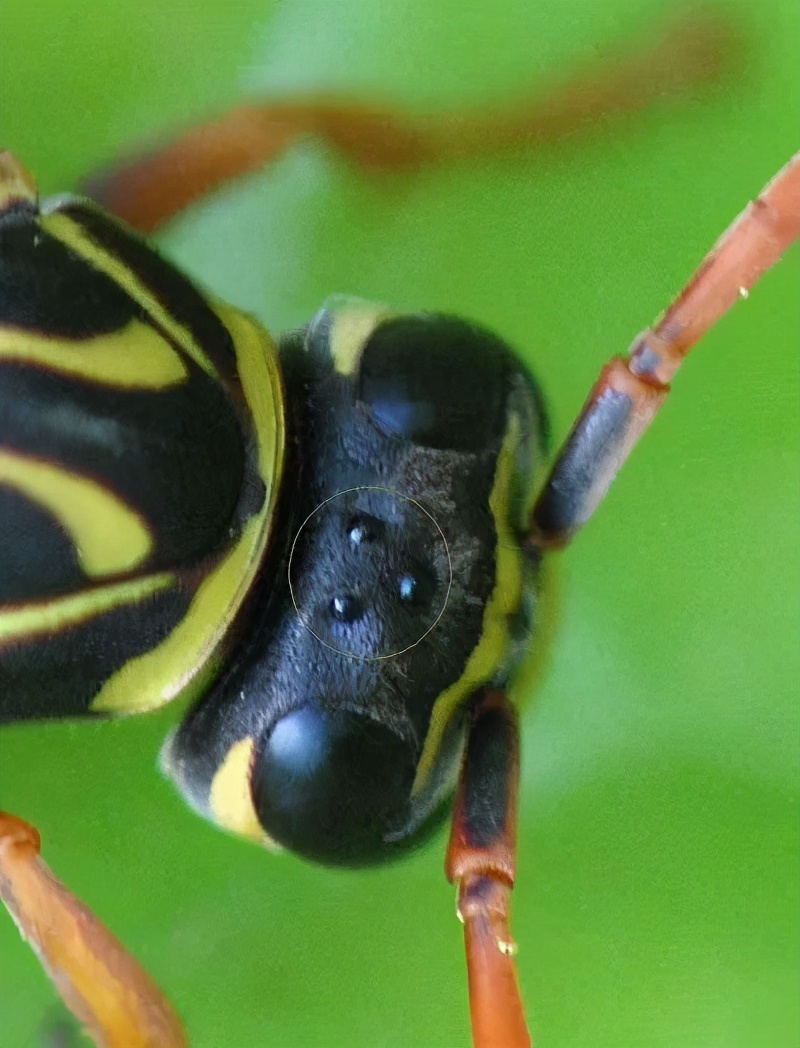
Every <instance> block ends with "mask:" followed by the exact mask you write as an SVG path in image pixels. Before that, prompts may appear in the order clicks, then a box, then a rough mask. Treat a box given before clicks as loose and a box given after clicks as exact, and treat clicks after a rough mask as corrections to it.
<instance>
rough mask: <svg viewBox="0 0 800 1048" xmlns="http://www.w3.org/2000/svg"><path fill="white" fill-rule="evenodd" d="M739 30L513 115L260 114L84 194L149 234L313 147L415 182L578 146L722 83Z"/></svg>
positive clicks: (514, 108) (128, 165)
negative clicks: (451, 165) (430, 170)
mask: <svg viewBox="0 0 800 1048" xmlns="http://www.w3.org/2000/svg"><path fill="white" fill-rule="evenodd" d="M737 43H738V41H737V39H736V37H735V34H734V33H733V31H732V29H731V27H730V25H729V24H728V23H727V22H724V21H722V20H717V19H715V18H712V17H709V16H705V17H703V16H693V17H692V18H690V19H687V20H685V21H682V22H679V23H677V24H674V25H673V26H672V27H671V28H668V29H667V30H666V31H662V33H661V36H660V38H658V39H657V40H656V41H655V42H650V41H645V42H643V43H642V44H640V45H638V46H636V47H634V48H632V49H631V52H630V53H629V54H628V56H627V57H625V56H623V57H620V58H617V59H616V60H614V61H609V62H607V63H606V64H603V65H600V66H599V67H598V68H597V69H587V70H585V71H583V72H582V73H579V74H577V75H575V76H573V77H572V78H571V79H569V80H567V81H565V82H563V83H561V84H556V85H554V86H553V87H552V88H550V89H549V90H542V89H538V90H536V91H531V93H530V95H529V96H528V97H526V98H523V99H522V100H521V101H520V102H518V103H516V104H511V105H507V106H505V107H504V108H497V109H492V110H488V111H486V110H485V111H483V112H481V111H476V112H470V113H450V114H438V115H435V116H411V115H409V114H407V113H403V112H402V111H399V110H395V109H392V108H391V107H388V108H387V107H384V108H381V107H370V106H363V105H360V104H357V103H355V102H353V101H352V100H346V99H331V98H306V99H294V100H291V101H285V102H251V103H248V104H245V105H242V106H238V107H237V108H235V109H233V110H232V111H231V112H229V113H227V114H225V115H224V116H221V117H220V118H219V119H216V120H212V121H210V122H209V123H206V124H202V125H200V126H199V127H195V128H192V129H190V130H188V131H186V132H185V133H184V134H182V135H180V136H179V137H178V138H176V139H175V140H174V141H171V142H167V143H165V144H164V145H162V146H160V147H157V148H155V149H154V150H152V151H147V152H144V153H140V154H138V155H134V156H133V157H132V158H131V159H129V160H127V161H123V162H121V163H119V164H115V165H113V166H112V167H110V168H109V169H108V170H106V171H103V172H100V173H99V174H97V175H94V176H93V177H91V178H89V179H87V180H86V182H85V184H84V187H83V188H84V190H85V192H86V193H87V194H88V195H89V196H91V197H92V198H94V199H95V200H97V202H98V203H101V204H103V205H104V206H105V207H106V208H108V210H110V211H112V212H113V213H115V214H117V215H119V216H120V218H123V219H125V221H126V222H128V223H129V224H130V225H132V226H133V227H134V228H136V229H138V230H139V231H141V232H143V233H152V232H153V231H154V230H156V229H158V228H159V226H161V225H162V224H163V223H165V222H167V221H169V219H170V218H172V217H173V216H174V215H176V214H178V213H179V212H180V211H182V210H183V209H184V208H185V207H187V206H188V205H189V204H191V203H192V202H193V201H195V200H198V199H199V198H201V197H203V196H204V195H205V194H206V193H209V192H211V191H212V190H214V189H216V188H218V187H219V186H222V185H224V184H225V183H227V182H229V181H231V180H232V179H236V178H239V177H240V176H242V175H245V174H247V173H249V172H253V171H257V170H259V169H260V168H262V167H264V166H265V165H266V164H268V163H269V162H270V161H272V160H275V159H276V158H277V157H279V156H280V155H281V154H282V153H283V152H284V151H285V150H286V149H288V148H289V147H290V146H291V145H293V144H294V143H295V142H297V141H298V139H302V138H304V137H307V136H311V135H313V136H316V137H318V138H321V139H322V140H324V141H325V142H326V143H327V144H328V145H330V146H332V147H333V148H334V149H336V150H338V151H339V152H341V153H342V154H343V155H344V156H346V157H348V158H349V159H350V160H352V161H353V162H354V163H355V164H357V165H359V166H360V167H361V168H363V169H366V170H377V171H408V170H415V169H417V168H419V167H421V166H422V165H424V164H429V163H434V162H436V163H447V162H452V161H454V160H456V161H457V160H462V159H465V158H472V157H476V156H481V155H492V154H495V153H497V152H499V151H501V150H506V149H516V148H519V147H521V146H536V145H540V144H542V143H547V142H552V141H556V140H560V139H565V138H570V137H572V136H574V135H575V134H576V133H579V132H586V131H591V130H592V129H594V128H596V127H597V125H598V124H599V123H601V122H602V121H603V120H604V119H605V118H607V117H609V116H617V115H620V114H626V113H630V112H633V111H637V110H640V109H642V108H644V107H646V106H647V105H648V104H650V103H652V102H658V101H661V100H662V99H663V98H664V96H665V95H669V94H687V93H688V94H691V93H692V92H696V90H697V88H698V87H702V86H703V85H705V84H707V83H711V82H714V81H716V80H718V79H719V78H720V76H721V74H722V72H723V71H724V69H725V68H726V67H728V66H729V65H732V64H733V61H732V60H733V59H734V58H735V57H736V55H737V52H738V48H737V46H736V45H737Z"/></svg>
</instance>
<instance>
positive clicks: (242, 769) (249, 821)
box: [209, 738, 266, 841]
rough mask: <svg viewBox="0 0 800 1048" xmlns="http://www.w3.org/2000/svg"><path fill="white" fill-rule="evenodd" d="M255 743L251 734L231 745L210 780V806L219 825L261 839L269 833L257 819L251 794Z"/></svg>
mask: <svg viewBox="0 0 800 1048" xmlns="http://www.w3.org/2000/svg"><path fill="white" fill-rule="evenodd" d="M254 747H255V744H254V742H253V740H252V739H251V738H247V739H241V740H240V741H239V742H237V743H235V744H234V745H233V746H231V748H230V750H228V755H227V756H226V758H225V760H224V761H223V762H222V764H221V765H220V766H219V768H218V769H217V773H216V775H215V776H214V780H213V782H212V783H211V795H210V797H209V807H210V809H211V815H212V818H213V819H214V822H216V823H217V824H218V825H219V826H222V827H223V829H226V830H230V831H231V832H232V833H238V834H240V835H241V836H242V837H249V838H251V840H257V841H261V840H263V839H264V838H265V836H266V834H265V833H264V830H263V829H262V828H261V823H260V822H259V821H258V816H257V815H256V810H255V808H254V807H253V798H252V796H251V794H250V766H251V765H252V762H253V750H254Z"/></svg>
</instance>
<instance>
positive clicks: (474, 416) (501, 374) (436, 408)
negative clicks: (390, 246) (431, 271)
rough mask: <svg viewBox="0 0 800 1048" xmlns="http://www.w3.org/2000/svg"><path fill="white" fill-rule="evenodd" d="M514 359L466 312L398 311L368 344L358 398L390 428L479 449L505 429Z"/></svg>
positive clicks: (439, 443)
mask: <svg viewBox="0 0 800 1048" xmlns="http://www.w3.org/2000/svg"><path fill="white" fill-rule="evenodd" d="M509 359H510V358H509V351H508V350H507V349H506V347H505V346H504V345H503V344H502V343H501V342H500V340H499V339H497V338H496V337H495V336H494V335H491V334H489V333H488V332H486V331H482V330H481V329H480V328H476V327H474V326H473V325H471V324H467V323H466V322H465V321H463V320H457V319H455V318H453V317H446V316H409V317H396V318H394V319H392V320H387V321H386V322H385V323H383V324H381V325H380V327H378V328H377V329H376V330H375V332H374V333H373V334H372V335H371V337H370V339H369V341H368V342H367V345H366V346H365V347H364V352H363V355H362V358H361V364H360V366H359V378H358V398H359V400H360V401H361V402H362V403H364V404H366V405H367V406H368V407H369V409H370V411H371V413H372V416H373V418H374V419H375V421H376V422H377V424H378V425H379V426H380V428H381V429H382V430H384V431H386V432H387V433H389V434H392V435H395V436H399V437H404V438H405V439H406V440H413V441H414V442H416V443H417V444H423V445H425V446H427V447H431V448H449V449H452V450H457V451H481V450H483V449H485V448H486V447H487V445H488V444H489V443H491V442H492V441H494V440H495V439H499V438H502V435H503V432H504V429H505V424H506V418H505V413H506V407H505V404H506V397H507V393H508V381H509V380H508V379H507V374H508V365H509Z"/></svg>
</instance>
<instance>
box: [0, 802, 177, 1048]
mask: <svg viewBox="0 0 800 1048" xmlns="http://www.w3.org/2000/svg"><path fill="white" fill-rule="evenodd" d="M0 898H2V900H3V902H4V903H5V904H6V906H7V907H8V910H9V912H10V913H11V915H12V917H13V918H14V920H15V921H16V923H17V926H18V927H19V929H20V931H21V933H22V935H23V936H24V937H25V939H27V940H28V942H29V943H30V944H31V946H32V947H33V948H34V950H35V951H36V954H37V956H38V957H39V960H40V961H41V962H42V965H43V966H44V968H45V971H46V972H47V974H48V975H49V976H50V978H51V979H52V981H53V984H54V985H55V987H56V989H57V990H58V992H59V993H60V994H61V996H62V998H63V999H64V1002H65V1004H66V1005H67V1007H68V1008H69V1009H70V1010H71V1011H72V1012H73V1013H74V1015H75V1016H76V1017H77V1018H78V1019H79V1020H80V1021H81V1022H82V1023H83V1024H84V1025H85V1026H86V1028H87V1030H88V1032H89V1033H90V1035H91V1036H92V1038H93V1039H94V1041H95V1044H97V1045H98V1048H187V1046H188V1041H187V1040H186V1035H185V1034H184V1032H183V1028H182V1027H181V1024H180V1020H179V1019H178V1017H177V1016H176V1014H175V1012H174V1011H173V1010H172V1006H171V1005H170V1004H169V1002H168V1001H167V1000H166V998H165V997H164V996H163V994H162V993H161V991H160V990H159V988H158V987H157V986H156V984H155V983H154V982H153V980H152V979H151V978H150V976H149V975H148V974H147V972H145V970H144V969H143V968H142V967H141V965H140V964H139V962H138V961H136V960H135V959H134V958H133V957H132V956H131V955H130V954H129V953H128V952H127V950H126V949H125V947H124V946H123V945H122V943H120V942H119V940H118V939H116V938H115V937H114V936H113V935H112V934H111V932H109V930H108V929H107V928H106V927H105V926H104V925H103V924H101V922H100V921H99V920H98V919H97V917H95V915H94V914H93V913H92V911H91V910H90V909H89V908H88V907H86V906H85V905H84V904H83V903H82V902H81V901H80V900H79V899H77V898H76V897H75V896H74V895H73V894H72V893H71V892H70V891H69V889H68V888H66V887H65V886H64V885H63V884H62V883H61V881H59V880H58V879H57V878H56V877H54V876H53V874H52V873H51V872H50V870H49V869H48V867H47V866H46V865H45V864H44V862H42V860H41V858H40V857H39V834H38V832H37V831H36V830H35V829H34V828H33V826H30V825H29V824H28V823H27V822H23V821H22V819H18V818H17V817H16V816H14V815H9V814H7V813H5V812H0Z"/></svg>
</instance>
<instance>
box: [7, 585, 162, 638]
mask: <svg viewBox="0 0 800 1048" xmlns="http://www.w3.org/2000/svg"><path fill="white" fill-rule="evenodd" d="M173 582H174V576H172V575H170V574H169V573H167V572H163V573H161V574H159V575H147V576H144V577H142V578H139V579H133V580H132V581H129V582H120V583H119V584H117V585H109V586H100V587H98V588H97V589H94V590H88V591H87V592H85V593H78V594H74V595H70V596H69V597H60V598H57V599H55V600H49V601H47V602H46V603H43V604H28V605H23V606H22V607H19V608H14V609H13V610H12V611H4V612H2V613H0V646H2V645H4V644H7V643H13V642H14V641H20V640H29V639H30V638H32V637H36V636H39V635H41V634H45V633H54V632H57V631H58V630H64V629H67V628H68V627H70V626H76V625H80V624H81V623H82V622H87V621H89V620H90V619H93V618H96V617H97V616H98V615H102V614H103V613H104V612H106V611H112V610H113V609H114V608H120V607H125V606H127V605H130V604H138V603H139V602H140V601H143V600H146V599H147V598H148V597H150V596H152V595H153V594H154V593H159V592H160V591H161V590H163V589H167V588H168V587H169V586H171V585H172V583H173Z"/></svg>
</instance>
